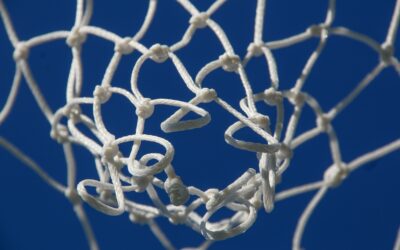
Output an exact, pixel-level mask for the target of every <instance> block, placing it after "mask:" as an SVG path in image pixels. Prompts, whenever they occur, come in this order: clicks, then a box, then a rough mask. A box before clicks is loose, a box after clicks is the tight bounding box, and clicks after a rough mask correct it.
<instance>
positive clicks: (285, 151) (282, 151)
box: [277, 143, 293, 160]
mask: <svg viewBox="0 0 400 250" xmlns="http://www.w3.org/2000/svg"><path fill="white" fill-rule="evenodd" d="M277 156H278V158H279V159H281V160H284V159H290V158H292V157H293V150H292V148H291V147H290V146H289V145H287V144H285V143H281V144H280V147H279V150H278V152H277Z"/></svg>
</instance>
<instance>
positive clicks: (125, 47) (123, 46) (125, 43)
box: [114, 37, 135, 55]
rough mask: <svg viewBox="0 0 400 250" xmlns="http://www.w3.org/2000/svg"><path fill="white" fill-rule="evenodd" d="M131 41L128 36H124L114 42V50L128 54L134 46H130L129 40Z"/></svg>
mask: <svg viewBox="0 0 400 250" xmlns="http://www.w3.org/2000/svg"><path fill="white" fill-rule="evenodd" d="M130 41H131V38H130V37H125V38H123V39H121V40H119V41H118V42H117V43H115V46H114V51H116V52H118V53H121V54H122V55H129V54H131V53H132V52H133V51H134V49H135V48H134V47H132V46H131V45H130V44H129V42H130Z"/></svg>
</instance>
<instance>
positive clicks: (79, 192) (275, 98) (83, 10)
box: [0, 0, 400, 250]
mask: <svg viewBox="0 0 400 250" xmlns="http://www.w3.org/2000/svg"><path fill="white" fill-rule="evenodd" d="M148 2H149V5H148V10H147V14H146V16H145V18H144V21H143V25H142V26H141V28H140V29H139V31H138V32H137V33H136V34H135V35H133V36H130V37H121V36H119V35H118V34H115V33H113V32H112V31H109V30H106V29H103V28H101V27H96V26H91V25H90V21H91V17H92V11H93V1H92V0H87V1H84V0H78V1H77V4H76V15H75V22H74V24H73V26H72V28H71V29H70V30H59V31H53V32H49V33H46V34H42V35H38V36H35V37H32V38H30V39H26V40H24V41H21V40H20V39H19V38H18V35H17V32H16V31H15V29H14V26H13V24H12V21H11V18H10V15H9V13H8V11H7V9H6V7H5V5H4V3H3V1H1V0H0V14H1V17H2V21H3V24H4V26H5V29H6V32H7V35H8V38H9V40H10V42H11V43H12V46H13V47H14V53H13V59H14V60H15V64H16V70H15V75H14V80H13V82H12V84H11V88H10V91H9V95H8V98H7V100H6V102H5V105H4V107H3V108H2V109H1V112H0V125H1V124H2V123H3V122H4V121H5V120H6V118H7V117H8V115H9V114H10V112H11V109H12V107H13V105H14V101H15V99H16V97H17V95H18V89H19V86H20V82H21V79H22V78H25V80H26V83H27V85H28V87H29V89H30V91H31V93H32V94H33V96H34V98H35V100H36V102H37V104H38V106H39V108H40V110H41V111H42V112H43V114H44V116H45V117H46V119H47V121H48V122H49V124H50V125H51V133H50V134H51V137H52V138H53V139H54V140H56V141H57V142H58V143H60V145H61V146H62V148H63V150H64V154H65V159H66V162H67V183H66V184H63V183H61V182H59V181H58V180H56V179H54V178H52V177H51V176H50V175H49V174H47V173H46V172H45V171H44V170H43V169H42V168H41V167H40V166H39V165H38V164H37V163H36V162H35V161H33V160H32V159H31V158H29V157H28V156H27V155H26V154H25V153H23V152H22V151H20V150H19V149H18V148H17V147H16V146H14V145H13V144H12V143H11V142H9V141H8V140H6V139H5V138H3V137H0V145H1V146H2V147H3V148H5V149H6V150H7V151H9V152H10V153H11V154H12V155H14V156H15V157H17V158H18V159H20V160H21V161H22V162H23V163H25V164H26V165H27V166H29V167H30V168H31V169H33V170H34V171H35V172H37V174H38V175H39V176H40V177H41V178H42V179H43V180H44V181H45V182H47V183H48V184H49V185H50V186H51V187H53V188H54V189H56V190H57V191H59V192H60V193H63V194H65V196H66V197H67V198H68V199H69V200H70V202H71V203H72V204H73V208H74V212H75V213H76V216H77V217H78V218H79V220H80V222H81V224H82V227H83V229H84V232H85V234H86V237H87V240H88V242H89V245H90V248H91V249H98V248H99V246H98V243H97V241H96V238H95V235H94V232H93V230H92V229H91V226H90V223H89V220H88V218H87V216H86V214H85V211H84V209H83V202H85V203H87V204H88V205H90V206H91V207H92V208H94V209H96V210H98V211H100V212H102V213H104V214H107V215H114V216H115V215H120V214H123V213H127V214H129V218H130V220H131V221H132V222H134V223H139V224H146V225H148V226H149V227H150V229H151V231H152V232H153V233H154V235H155V236H156V238H157V239H158V240H159V241H160V242H161V244H162V245H163V246H164V247H165V248H166V249H175V246H174V244H173V243H172V242H171V241H170V240H169V239H168V238H167V236H166V235H165V234H164V233H163V231H162V230H161V228H160V227H159V226H158V224H157V222H156V219H157V218H159V217H165V218H167V219H168V220H169V221H170V222H171V223H173V224H184V225H186V226H188V228H191V229H192V230H194V231H196V232H198V233H200V234H201V235H202V236H203V237H204V239H205V241H204V243H203V244H202V245H201V246H199V247H198V248H199V249H207V248H208V247H209V246H210V245H211V244H212V243H213V242H215V241H218V240H225V239H228V238H231V237H234V236H236V235H239V234H242V233H244V232H245V231H246V230H248V229H249V228H250V227H251V226H252V225H253V223H254V222H255V220H256V216H257V212H258V211H259V210H260V209H261V208H263V210H265V211H266V212H267V213H270V212H271V211H273V209H274V204H275V202H277V201H281V200H284V199H288V198H291V197H293V196H297V195H299V194H303V193H307V192H311V191H316V194H315V195H314V197H313V198H312V199H311V201H310V202H309V204H308V205H307V206H306V208H305V209H304V212H303V213H302V215H301V216H300V218H299V220H298V223H297V226H296V230H295V232H294V235H293V241H292V249H294V250H299V249H301V247H302V244H301V240H302V237H303V234H304V231H305V229H306V225H307V223H308V221H309V218H310V216H311V215H312V213H313V211H314V210H315V208H316V207H317V205H318V203H319V202H320V201H321V200H322V199H323V198H324V196H325V195H326V193H327V192H328V191H329V190H330V189H331V188H332V187H337V186H339V185H340V184H341V183H342V181H345V180H347V179H348V178H349V175H350V174H351V173H352V172H353V171H354V170H357V169H358V168H360V167H361V166H363V165H365V164H366V163H369V162H371V161H374V160H376V159H379V158H381V157H384V156H386V155H387V154H389V153H392V152H395V151H396V153H398V151H399V149H400V139H398V138H395V135H393V137H394V138H393V140H392V141H388V142H387V144H385V145H381V147H379V148H377V149H375V150H373V151H371V152H367V153H365V154H363V155H361V156H359V157H357V158H355V159H353V160H351V161H347V162H345V161H344V160H343V159H342V156H341V148H340V146H339V140H338V137H337V135H336V132H335V127H334V125H333V124H332V121H333V120H334V119H335V118H336V117H337V116H338V115H339V114H340V113H341V112H342V111H343V110H345V109H346V108H347V107H348V105H350V104H351V103H352V102H353V101H354V100H355V99H356V98H357V97H358V96H359V95H360V94H362V92H363V90H364V89H365V88H366V87H367V86H368V85H369V84H370V83H371V82H373V81H374V79H375V78H376V77H378V75H379V74H380V73H381V72H382V71H383V70H384V69H386V68H389V67H393V68H394V69H395V70H396V71H397V73H399V74H400V63H399V62H398V59H397V58H396V57H395V56H394V44H395V39H396V33H397V30H398V25H399V18H400V1H397V2H396V3H395V4H394V5H395V6H394V10H393V16H392V19H391V22H390V23H389V26H388V31H387V35H386V38H385V40H384V42H383V43H380V42H378V41H375V40H374V39H373V38H370V37H369V36H367V35H364V34H360V33H357V32H355V31H352V30H350V29H347V28H345V27H337V26H334V25H333V24H334V19H335V9H336V8H335V2H336V1H334V0H330V1H329V4H328V9H327V11H326V18H325V20H324V21H323V22H322V23H320V24H316V25H311V26H309V27H308V28H307V29H306V30H305V31H304V32H302V33H299V34H297V35H294V36H290V37H287V38H284V39H281V40H276V41H269V42H266V41H265V40H264V37H263V29H264V14H265V7H266V1H265V0H258V1H257V6H256V10H255V12H254V13H255V26H254V39H253V41H252V42H251V43H250V44H249V46H248V49H247V54H246V55H244V56H239V55H237V54H236V52H235V50H234V46H233V45H232V44H231V41H230V39H229V38H228V36H227V35H226V34H225V32H224V29H223V28H222V27H221V26H220V25H219V24H218V23H217V22H216V21H215V20H213V14H214V13H215V12H217V11H222V6H223V5H224V3H225V2H226V1H225V0H217V1H215V2H214V3H213V4H212V5H211V6H210V7H209V8H208V9H207V10H205V11H201V10H199V9H198V8H197V7H196V6H195V5H194V4H192V3H191V2H190V1H189V0H178V1H177V2H178V3H179V4H180V6H181V7H182V8H184V9H185V10H186V11H187V12H188V13H189V14H190V19H189V20H188V21H189V24H188V28H187V30H186V31H185V33H184V34H183V36H182V39H181V40H179V41H177V42H175V43H173V44H171V45H163V44H158V43H156V44H153V45H146V44H143V43H142V42H141V40H142V38H143V37H144V36H145V34H146V32H147V31H148V30H149V27H150V24H151V22H152V20H153V18H154V15H155V11H156V8H157V1H156V0H149V1H148ZM220 9H221V10H220ZM200 29H209V30H210V31H212V32H213V33H214V35H215V36H216V37H217V39H218V40H219V42H220V43H221V46H222V47H223V49H224V53H223V54H222V55H220V56H219V57H218V58H215V59H214V60H213V61H211V62H209V63H207V64H206V65H204V66H203V67H202V68H201V69H200V70H199V71H198V73H197V74H196V75H195V76H192V75H191V74H190V73H189V72H188V70H187V69H186V68H185V64H184V63H182V61H181V59H180V58H179V57H178V55H177V53H178V51H180V50H182V49H184V48H185V47H187V46H188V45H189V44H190V43H191V41H192V38H193V37H194V35H195V34H196V32H197V31H198V30H200ZM88 36H95V37H98V38H100V39H104V40H107V41H109V42H111V43H113V44H115V47H114V54H113V56H112V58H111V60H110V62H109V64H108V67H107V68H106V69H105V71H104V76H103V78H102V81H101V83H99V85H97V86H95V87H93V86H91V88H92V91H93V94H92V95H91V96H84V95H82V94H81V93H82V88H83V86H84V85H85V84H86V83H85V81H84V79H83V73H84V72H85V71H84V65H83V62H82V51H83V44H84V43H85V41H86V39H87V37H88ZM334 36H342V37H346V38H348V39H351V40H355V41H357V42H360V43H363V44H365V45H366V46H368V47H369V48H370V49H372V50H373V51H375V52H376V54H377V55H378V57H379V62H378V63H377V64H376V66H375V67H374V68H373V69H372V70H371V71H370V72H368V73H367V74H366V75H365V77H364V78H363V79H362V80H361V81H360V82H359V83H358V84H357V85H356V87H355V88H354V89H353V90H351V91H350V93H349V94H348V95H346V96H345V97H344V98H343V99H342V100H341V101H339V102H338V103H337V104H336V105H334V106H333V107H332V108H330V109H329V110H324V109H323V108H322V107H321V105H320V104H319V101H318V99H317V98H316V97H314V96H313V95H311V94H310V93H307V92H305V91H304V90H303V86H304V84H305V83H306V81H307V79H308V76H309V75H310V73H311V72H312V70H313V68H314V65H315V64H316V62H317V60H318V58H319V57H320V55H321V53H322V52H323V50H324V47H325V45H326V43H327V41H328V40H329V39H330V37H334ZM309 39H318V40H319V43H318V46H317V47H316V49H315V51H313V52H312V53H311V55H310V57H309V58H308V60H307V62H306V64H305V66H304V68H303V70H302V72H301V75H300V76H299V77H298V79H297V81H296V82H295V83H294V86H292V87H291V88H290V89H283V88H281V87H280V82H279V76H278V75H279V74H278V67H277V63H276V62H275V58H274V51H276V50H279V49H284V48H287V47H291V46H293V45H295V44H299V43H302V42H304V41H306V40H309ZM56 40H66V44H67V45H68V46H69V47H70V49H71V53H72V56H73V59H72V63H71V67H70V70H69V76H68V80H67V83H66V88H65V89H66V91H65V96H66V102H65V105H63V106H62V107H57V110H56V111H52V109H51V108H50V106H49V105H48V103H47V99H46V98H45V96H46V93H43V94H42V91H41V90H40V87H39V84H37V82H36V81H35V78H34V77H33V73H32V71H31V69H30V65H29V61H28V58H29V52H30V51H31V50H32V49H34V48H35V47H36V46H39V45H43V44H47V43H51V42H54V41H56ZM134 53H136V54H140V56H139V57H138V59H137V61H136V62H135V65H134V67H133V69H132V73H131V79H130V88H129V89H126V88H121V87H118V86H115V84H113V79H114V74H115V72H116V70H117V68H118V66H119V64H120V62H121V60H122V58H123V57H124V56H129V55H131V54H134ZM260 56H263V57H265V60H266V62H267V65H268V73H269V76H270V81H269V85H268V86H267V88H265V90H264V91H262V92H260V93H254V92H253V89H252V85H251V83H250V81H249V79H248V76H247V73H246V66H247V65H248V63H249V62H250V61H252V59H253V58H255V57H260ZM149 60H150V61H154V62H156V63H164V62H166V61H170V62H172V64H173V65H174V66H175V69H176V71H177V72H178V73H179V75H180V76H181V78H182V81H183V83H184V84H185V85H184V86H182V88H183V87H185V88H187V89H188V90H190V92H191V93H192V98H191V99H190V100H176V99H167V98H150V97H148V96H146V95H144V94H143V93H142V92H141V91H140V83H139V82H140V80H139V77H140V75H141V70H142V66H143V65H144V64H145V63H146V62H147V61H149ZM219 69H223V70H224V71H225V72H227V74H228V73H231V74H236V75H237V76H238V77H239V78H240V81H241V84H242V86H243V88H242V89H243V91H244V95H243V96H244V98H243V99H242V100H241V101H240V105H239V106H240V109H239V108H236V104H232V103H229V102H228V101H226V100H224V99H223V98H222V97H220V95H219V93H217V91H216V90H215V89H212V88H206V87H203V82H205V81H206V79H207V77H208V76H209V75H210V74H212V72H214V71H216V70H219ZM85 74H90V72H87V73H86V72H85ZM112 96H122V97H123V98H126V100H127V101H128V102H129V103H130V105H132V107H133V110H134V112H135V114H136V116H137V121H136V131H134V132H133V133H132V134H129V135H126V136H120V137H119V136H116V135H115V134H113V133H112V132H110V129H108V127H107V125H106V124H107V117H106V116H105V115H104V114H103V113H102V110H103V109H104V107H103V106H104V105H106V104H107V102H109V100H110V98H111V97H112ZM211 102H213V103H216V104H217V105H219V106H220V107H221V108H222V109H223V110H224V111H226V112H227V113H229V114H230V115H232V116H233V117H234V118H235V119H236V122H234V123H233V124H232V125H231V126H229V127H228V128H227V129H226V130H225V133H224V138H225V142H226V143H227V144H229V145H231V146H233V147H235V148H237V149H240V150H244V151H250V152H253V153H254V154H256V156H257V159H258V164H259V166H258V169H257V170H255V169H253V168H249V169H247V170H246V171H244V173H243V174H242V175H241V176H240V177H238V178H237V179H236V180H235V181H234V182H232V183H231V184H230V185H228V186H227V187H225V188H223V189H216V188H210V189H207V190H201V189H200V188H197V187H194V186H191V185H190V183H186V182H185V180H184V179H183V178H181V177H180V176H179V175H178V173H179V168H180V167H179V166H178V167H177V171H176V170H175V168H174V167H173V165H172V162H173V159H174V151H175V149H174V146H173V141H169V140H167V139H165V138H163V136H162V135H154V134H151V133H149V132H147V130H146V132H145V128H146V124H147V123H146V121H148V119H150V118H151V117H152V116H153V114H154V112H155V111H156V110H157V108H159V107H160V106H170V107H173V108H175V109H176V110H175V112H174V113H173V114H172V115H170V116H169V117H168V118H167V119H165V120H164V121H163V122H162V123H161V124H160V126H161V129H162V130H163V131H164V132H165V133H172V132H179V131H185V130H193V129H199V128H201V127H203V126H205V125H207V124H208V123H210V122H211V116H210V114H209V112H208V111H207V110H206V109H205V108H204V107H202V105H203V104H206V103H211ZM259 102H263V103H265V104H266V105H268V106H270V107H271V108H273V109H274V110H275V111H274V112H273V113H263V112H262V111H260V109H259V108H258V107H257V105H256V104H257V103H259ZM285 102H287V103H289V104H290V105H291V106H292V107H293V113H292V114H291V116H290V119H289V120H288V121H286V120H285V119H284V117H285V115H284V114H285V111H286V112H287V105H286V104H285ZM87 107H90V108H89V109H88V108H87ZM306 107H307V108H310V109H311V110H312V111H313V113H314V115H315V121H316V125H315V127H314V128H312V129H309V130H308V131H305V132H302V133H300V134H299V133H296V131H297V128H298V124H299V120H300V117H301V116H302V111H303V109H304V108H306ZM88 111H90V113H89V112H88ZM186 116H189V118H185V117H186ZM194 116H195V118H192V117H194ZM272 121H274V122H272ZM83 127H84V129H83ZM243 129H250V130H251V131H253V132H254V133H255V134H257V135H258V136H259V138H260V142H258V141H257V142H255V141H246V140H242V139H238V136H236V134H240V133H241V132H240V131H242V130H243ZM321 134H326V135H327V136H328V138H329V148H330V152H331V156H332V163H331V165H330V166H328V167H327V168H326V170H325V172H324V173H323V177H322V179H321V180H320V181H316V182H312V183H308V184H303V185H300V186H297V187H294V188H291V189H288V190H285V191H281V192H278V193H275V189H276V186H277V185H278V184H279V183H280V182H281V176H282V175H283V174H284V173H285V171H287V170H289V169H290V165H291V162H292V158H293V157H292V156H293V152H294V151H295V150H296V149H297V148H298V147H300V146H301V145H303V144H304V143H306V142H308V141H310V140H312V139H314V138H315V137H317V136H319V135H321ZM75 144H76V145H80V146H83V147H84V148H85V149H87V150H88V151H89V152H90V153H91V154H92V155H93V159H94V163H95V164H94V166H93V168H95V169H96V171H97V174H98V176H97V177H96V178H94V177H93V178H91V179H77V174H76V168H77V167H80V165H79V162H78V163H75V157H74V153H73V150H72V146H73V145H75ZM145 144H156V145H159V146H161V147H162V148H163V149H164V151H163V153H160V152H159V151H151V152H146V153H143V152H141V151H143V149H142V147H143V145H145ZM126 145H128V147H129V152H128V153H125V152H123V151H122V150H121V149H120V148H121V147H126ZM202 157H206V156H202ZM242 165H245V164H242ZM92 189H93V192H92V191H90V190H92ZM142 192H145V193H146V194H147V195H148V197H149V200H150V201H151V203H143V204H142V203H139V202H137V201H135V199H134V198H131V197H132V196H131V195H130V193H142ZM128 194H129V195H128ZM165 194H166V195H167V196H168V198H169V202H165V201H163V199H162V198H161V196H162V195H165ZM133 197H134V196H133ZM202 208H203V210H202ZM204 208H205V210H204ZM221 209H228V210H230V211H232V212H233V213H232V214H231V216H230V217H226V218H223V219H221V220H219V221H214V220H211V218H212V217H213V216H214V215H215V214H216V213H217V212H218V211H220V210H221ZM399 241H400V240H399V239H398V240H397V244H395V245H396V246H395V249H399V247H400V246H399V245H400V243H399Z"/></svg>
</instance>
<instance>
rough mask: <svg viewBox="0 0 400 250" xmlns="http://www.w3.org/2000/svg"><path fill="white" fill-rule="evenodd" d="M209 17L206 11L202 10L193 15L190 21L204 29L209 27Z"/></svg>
mask: <svg viewBox="0 0 400 250" xmlns="http://www.w3.org/2000/svg"><path fill="white" fill-rule="evenodd" d="M208 18H209V16H208V14H207V13H206V12H201V13H199V14H197V15H193V16H192V17H191V18H190V20H189V23H190V24H191V25H193V26H195V27H196V28H198V29H202V28H205V27H207V20H208Z"/></svg>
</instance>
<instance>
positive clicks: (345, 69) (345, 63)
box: [304, 36, 379, 112]
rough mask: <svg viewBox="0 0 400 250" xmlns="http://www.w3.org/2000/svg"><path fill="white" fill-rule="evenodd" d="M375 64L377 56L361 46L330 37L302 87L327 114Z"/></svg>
mask: <svg viewBox="0 0 400 250" xmlns="http://www.w3.org/2000/svg"><path fill="white" fill-rule="evenodd" d="M378 60H379V55H378V54H377V53H376V52H375V51H373V50H372V49H370V48H369V47H367V46H365V45H364V44H361V43H359V42H357V41H354V40H350V39H348V38H343V37H337V36H331V37H330V38H328V42H327V45H326V47H325V49H324V50H323V52H322V54H321V56H320V58H319V59H318V61H317V62H316V63H315V66H314V69H313V71H312V72H311V74H310V76H309V78H308V80H307V82H306V83H305V85H304V91H306V92H309V93H310V94H311V95H313V96H314V97H315V98H316V99H317V100H318V101H319V103H320V105H321V107H322V108H323V109H324V111H326V112H327V111H329V109H331V108H332V107H334V106H335V105H336V104H337V103H338V102H339V101H340V100H342V98H344V97H345V96H347V95H348V94H349V93H350V92H351V91H352V90H353V89H354V88H355V87H356V86H357V85H358V83H359V82H361V81H362V79H363V78H364V77H365V76H366V75H367V74H368V73H369V72H370V71H371V70H372V69H373V68H374V67H375V66H376V65H377V64H378V62H379V61H378ZM360 62H363V63H360Z"/></svg>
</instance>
